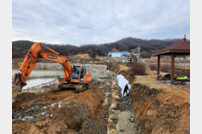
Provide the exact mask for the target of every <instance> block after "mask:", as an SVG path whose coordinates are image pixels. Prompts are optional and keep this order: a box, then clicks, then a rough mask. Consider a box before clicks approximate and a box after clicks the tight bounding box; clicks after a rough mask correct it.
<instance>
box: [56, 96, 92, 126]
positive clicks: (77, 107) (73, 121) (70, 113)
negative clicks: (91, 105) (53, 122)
mask: <svg viewBox="0 0 202 134" xmlns="http://www.w3.org/2000/svg"><path fill="white" fill-rule="evenodd" d="M55 113H57V114H56V115H55V116H54V118H56V119H59V120H64V122H65V124H66V125H67V126H68V128H71V129H75V130H79V129H80V128H81V125H82V123H83V121H84V120H85V119H86V118H87V116H90V114H89V113H90V110H89V109H88V106H85V105H84V104H82V103H81V102H79V101H75V100H72V101H69V102H67V103H66V104H64V105H63V106H62V108H61V109H56V110H55Z"/></svg>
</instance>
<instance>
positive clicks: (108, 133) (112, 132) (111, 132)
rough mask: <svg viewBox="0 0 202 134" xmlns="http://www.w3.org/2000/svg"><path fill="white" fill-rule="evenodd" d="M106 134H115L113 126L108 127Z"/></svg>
mask: <svg viewBox="0 0 202 134" xmlns="http://www.w3.org/2000/svg"><path fill="white" fill-rule="evenodd" d="M107 134H116V130H115V129H114V128H109V129H108V130H107Z"/></svg>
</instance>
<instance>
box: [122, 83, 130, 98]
mask: <svg viewBox="0 0 202 134" xmlns="http://www.w3.org/2000/svg"><path fill="white" fill-rule="evenodd" d="M128 90H129V88H128V84H126V86H125V88H124V91H123V96H124V94H126V96H127V95H128V93H127V92H128Z"/></svg>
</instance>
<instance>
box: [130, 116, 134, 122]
mask: <svg viewBox="0 0 202 134" xmlns="http://www.w3.org/2000/svg"><path fill="white" fill-rule="evenodd" d="M129 120H130V121H131V122H135V115H134V114H131V115H130V118H129Z"/></svg>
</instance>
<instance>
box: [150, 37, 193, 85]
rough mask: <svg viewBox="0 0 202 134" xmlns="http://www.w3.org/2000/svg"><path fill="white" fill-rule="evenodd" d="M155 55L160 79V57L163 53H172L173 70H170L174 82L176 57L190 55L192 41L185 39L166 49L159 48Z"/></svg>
mask: <svg viewBox="0 0 202 134" xmlns="http://www.w3.org/2000/svg"><path fill="white" fill-rule="evenodd" d="M153 55H154V56H157V57H158V58H157V79H159V72H160V58H161V55H170V57H171V69H170V70H171V72H170V80H171V83H173V82H174V76H175V75H174V74H175V71H174V68H175V57H176V56H179V55H190V41H187V40H186V39H184V41H181V42H179V43H176V44H173V45H171V46H169V47H166V48H164V49H161V50H158V51H156V52H154V53H153Z"/></svg>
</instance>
